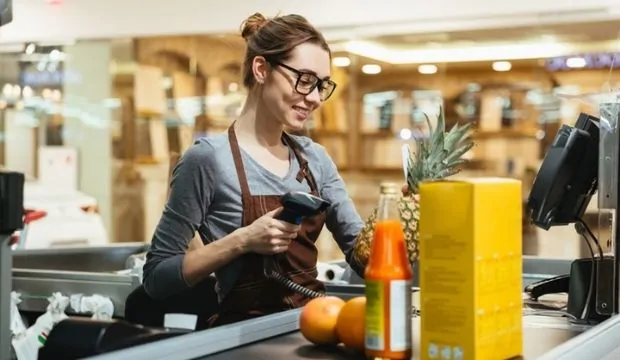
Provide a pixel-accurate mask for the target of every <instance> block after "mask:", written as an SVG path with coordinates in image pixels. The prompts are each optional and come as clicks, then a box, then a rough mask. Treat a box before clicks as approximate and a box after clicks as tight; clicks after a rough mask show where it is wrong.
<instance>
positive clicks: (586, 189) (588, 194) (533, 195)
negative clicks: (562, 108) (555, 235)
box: [527, 113, 599, 230]
mask: <svg viewBox="0 0 620 360" xmlns="http://www.w3.org/2000/svg"><path fill="white" fill-rule="evenodd" d="M598 154H599V119H598V118H596V117H593V116H590V115H587V114H584V113H581V114H579V117H578V119H577V122H576V123H575V126H574V127H571V126H568V125H562V127H561V128H560V130H558V132H557V134H556V136H555V139H554V140H553V143H552V144H551V146H550V147H549V149H548V150H547V153H546V154H545V158H544V159H543V162H542V165H541V166H540V169H539V170H538V174H537V175H536V178H535V179H534V184H533V185H532V190H531V192H530V196H529V199H528V203H527V206H528V209H529V210H531V220H532V223H533V224H534V225H536V226H538V227H540V228H542V229H545V230H549V228H551V227H552V226H560V225H568V224H571V223H576V222H579V220H580V218H581V217H582V216H583V214H584V213H585V210H586V208H587V207H588V204H589V203H590V199H591V198H592V195H594V193H595V192H596V190H597V187H598Z"/></svg>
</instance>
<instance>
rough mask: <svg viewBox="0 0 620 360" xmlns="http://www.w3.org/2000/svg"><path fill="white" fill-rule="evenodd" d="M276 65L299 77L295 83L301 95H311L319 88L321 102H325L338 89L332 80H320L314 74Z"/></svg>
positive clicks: (279, 64) (283, 65)
mask: <svg viewBox="0 0 620 360" xmlns="http://www.w3.org/2000/svg"><path fill="white" fill-rule="evenodd" d="M274 65H276V66H281V67H283V68H285V69H287V70H289V71H291V72H293V73H295V74H296V75H297V80H296V81H295V91H297V92H298V93H299V94H301V95H304V96H306V95H310V93H312V92H313V91H314V89H316V88H317V87H318V88H319V96H320V98H321V101H325V100H327V99H329V97H330V96H332V94H333V93H334V90H335V89H336V83H335V82H333V81H332V80H329V79H327V80H323V79H319V77H318V76H316V75H314V74H312V73H308V72H303V71H300V70H297V69H295V68H292V67H290V66H288V65H285V64H282V63H279V62H278V63H275V64H274Z"/></svg>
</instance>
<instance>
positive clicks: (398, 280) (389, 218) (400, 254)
mask: <svg viewBox="0 0 620 360" xmlns="http://www.w3.org/2000/svg"><path fill="white" fill-rule="evenodd" d="M400 193H401V188H400V186H399V185H398V184H395V183H383V184H381V196H380V197H379V206H378V207H377V209H378V211H377V220H376V223H375V226H374V238H373V240H372V242H371V244H370V254H369V259H368V265H367V266H366V271H365V276H364V281H365V284H366V286H365V293H366V302H367V303H366V320H365V348H366V356H367V357H370V358H387V359H409V358H411V354H412V330H411V328H412V325H411V317H412V307H411V286H412V282H413V271H412V269H411V267H412V266H411V263H410V262H409V256H408V253H407V245H406V243H405V233H404V230H403V225H402V224H401V221H400V208H399V201H400V199H399V197H400Z"/></svg>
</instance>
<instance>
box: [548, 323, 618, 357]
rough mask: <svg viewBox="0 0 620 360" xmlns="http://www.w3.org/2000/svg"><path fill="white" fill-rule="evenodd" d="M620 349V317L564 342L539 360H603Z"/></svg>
mask: <svg viewBox="0 0 620 360" xmlns="http://www.w3.org/2000/svg"><path fill="white" fill-rule="evenodd" d="M618 348H620V315H615V316H613V317H611V318H610V319H608V320H606V321H604V322H602V323H600V324H598V325H597V326H595V327H593V328H592V329H590V330H588V331H586V332H584V333H581V334H580V335H578V336H576V337H574V338H572V339H570V340H568V341H566V342H564V343H563V344H561V345H559V346H557V347H555V348H554V349H552V350H551V351H549V352H547V353H546V354H545V355H543V356H542V357H540V358H538V360H583V359H602V358H604V357H605V356H607V355H609V354H610V353H612V352H613V351H614V350H617V349H618Z"/></svg>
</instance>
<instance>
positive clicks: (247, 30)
mask: <svg viewBox="0 0 620 360" xmlns="http://www.w3.org/2000/svg"><path fill="white" fill-rule="evenodd" d="M268 21H269V20H268V19H267V18H266V17H265V16H263V14H261V13H255V14H254V15H250V17H248V18H247V19H246V20H245V21H244V22H243V23H242V24H241V36H242V37H243V38H244V39H245V40H246V41H247V40H248V39H249V38H250V37H251V36H252V35H254V34H256V33H257V32H258V31H259V30H260V28H262V27H263V26H265V24H266V23H267V22H268Z"/></svg>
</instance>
